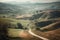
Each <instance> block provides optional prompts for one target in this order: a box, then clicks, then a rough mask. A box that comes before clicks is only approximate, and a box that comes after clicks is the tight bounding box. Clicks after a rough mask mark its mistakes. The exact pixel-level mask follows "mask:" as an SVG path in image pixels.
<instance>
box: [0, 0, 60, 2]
mask: <svg viewBox="0 0 60 40" xmlns="http://www.w3.org/2000/svg"><path fill="white" fill-rule="evenodd" d="M14 1H16V2H32V3H35V2H40V3H49V2H56V1H60V0H0V2H14Z"/></svg>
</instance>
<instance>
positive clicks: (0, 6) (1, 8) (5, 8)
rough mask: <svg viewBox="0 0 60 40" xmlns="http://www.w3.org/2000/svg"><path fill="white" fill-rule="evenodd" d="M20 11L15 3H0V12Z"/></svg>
mask: <svg viewBox="0 0 60 40" xmlns="http://www.w3.org/2000/svg"><path fill="white" fill-rule="evenodd" d="M9 13H10V14H12V13H13V14H15V13H20V9H19V8H18V6H16V5H12V4H7V3H0V14H9Z"/></svg>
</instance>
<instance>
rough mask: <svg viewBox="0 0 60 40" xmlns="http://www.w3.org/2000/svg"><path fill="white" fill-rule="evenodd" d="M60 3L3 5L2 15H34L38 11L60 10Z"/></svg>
mask: <svg viewBox="0 0 60 40" xmlns="http://www.w3.org/2000/svg"><path fill="white" fill-rule="evenodd" d="M59 5H60V2H54V3H21V4H20V3H18V4H17V3H15V4H12V3H1V2H0V14H25V13H33V14H35V11H37V10H46V9H55V10H56V9H60V6H59Z"/></svg>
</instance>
